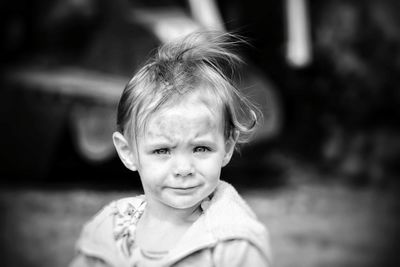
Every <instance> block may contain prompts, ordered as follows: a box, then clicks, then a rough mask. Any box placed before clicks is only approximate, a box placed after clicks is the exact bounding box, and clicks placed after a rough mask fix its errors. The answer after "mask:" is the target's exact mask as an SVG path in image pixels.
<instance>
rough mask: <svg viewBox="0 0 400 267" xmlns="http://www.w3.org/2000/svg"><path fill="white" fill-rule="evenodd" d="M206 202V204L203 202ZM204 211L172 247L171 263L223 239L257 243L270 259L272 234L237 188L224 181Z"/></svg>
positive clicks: (169, 263) (168, 260) (169, 262)
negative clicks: (269, 239)
mask: <svg viewBox="0 0 400 267" xmlns="http://www.w3.org/2000/svg"><path fill="white" fill-rule="evenodd" d="M202 204H204V203H202ZM203 206H208V207H205V210H203V214H202V215H201V216H200V217H199V219H198V220H197V221H196V222H194V223H193V225H192V226H191V227H190V228H189V230H188V231H187V232H186V233H185V235H184V236H183V237H182V238H181V240H180V241H179V242H178V244H177V246H176V247H175V248H173V249H171V250H170V252H169V254H168V256H167V257H168V258H167V262H168V265H171V264H173V263H175V262H177V261H179V260H180V259H182V258H184V257H186V256H188V255H190V254H192V253H193V252H195V251H199V250H201V249H204V248H208V247H213V246H215V245H216V244H217V242H219V241H224V240H230V239H244V240H247V241H249V242H250V243H252V244H253V245H254V246H256V247H257V248H258V249H259V250H260V251H261V252H262V254H263V255H264V256H265V257H266V259H267V260H268V259H269V256H270V252H269V250H268V248H269V246H268V236H267V234H268V233H267V231H266V229H265V227H264V226H263V225H262V224H261V223H260V222H258V221H257V219H256V216H255V214H254V213H253V212H252V210H251V209H250V208H249V206H247V204H246V203H245V202H244V200H243V199H242V198H241V197H240V196H239V194H238V193H237V191H236V190H235V189H234V188H233V187H232V186H231V185H230V184H228V183H226V182H224V181H221V182H220V183H219V185H218V187H217V189H216V191H215V192H214V194H213V196H212V197H211V200H210V203H209V205H202V207H203Z"/></svg>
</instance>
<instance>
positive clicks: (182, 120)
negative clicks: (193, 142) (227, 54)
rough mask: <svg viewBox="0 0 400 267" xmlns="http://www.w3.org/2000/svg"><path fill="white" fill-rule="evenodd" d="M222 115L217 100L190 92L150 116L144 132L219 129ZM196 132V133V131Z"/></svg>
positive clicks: (170, 132) (174, 132)
mask: <svg viewBox="0 0 400 267" xmlns="http://www.w3.org/2000/svg"><path fill="white" fill-rule="evenodd" d="M221 125H222V116H221V112H220V109H219V108H218V105H217V104H216V101H215V100H213V99H211V97H209V96H207V95H204V94H203V95H202V94H200V93H197V92H196V93H190V94H188V95H185V96H183V97H180V98H179V99H176V100H175V101H172V102H170V103H167V104H165V105H164V106H163V107H161V108H160V109H159V110H157V111H156V112H154V113H153V114H151V115H150V116H149V119H148V121H147V123H146V127H145V129H143V130H144V131H142V132H143V133H144V134H146V135H147V134H153V135H156V134H157V133H160V132H161V133H164V134H165V133H168V134H177V133H179V132H185V133H186V134H201V133H202V132H204V133H205V132H207V131H208V130H214V129H216V130H219V129H220V128H221ZM195 132H196V133H195Z"/></svg>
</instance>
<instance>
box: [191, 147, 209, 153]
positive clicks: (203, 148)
mask: <svg viewBox="0 0 400 267" xmlns="http://www.w3.org/2000/svg"><path fill="white" fill-rule="evenodd" d="M199 150H200V151H199ZM193 151H194V152H199V153H202V152H209V151H211V149H210V148H209V147H206V146H197V147H195V148H194V150H193Z"/></svg>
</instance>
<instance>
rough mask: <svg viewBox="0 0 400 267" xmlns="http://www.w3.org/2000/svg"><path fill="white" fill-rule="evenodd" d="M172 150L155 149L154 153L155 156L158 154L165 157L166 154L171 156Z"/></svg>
mask: <svg viewBox="0 0 400 267" xmlns="http://www.w3.org/2000/svg"><path fill="white" fill-rule="evenodd" d="M169 152H170V150H169V149H168V148H159V149H155V150H154V151H153V154H157V155H165V154H169Z"/></svg>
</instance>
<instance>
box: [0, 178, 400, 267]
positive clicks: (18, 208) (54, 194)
mask: <svg viewBox="0 0 400 267" xmlns="http://www.w3.org/2000/svg"><path fill="white" fill-rule="evenodd" d="M300 175H304V174H300ZM239 192H240V193H242V195H243V196H244V198H245V199H246V200H247V201H248V202H249V204H250V206H252V207H253V208H254V210H255V212H256V213H257V214H258V216H259V218H260V220H261V221H262V222H263V223H264V224H265V225H267V226H268V228H269V230H270V232H271V239H272V248H273V252H274V261H275V266H280V267H289V266H299V267H302V266H304V267H306V266H307V267H314V266H343V267H345V266H346V267H356V266H363V267H365V266H367V267H368V266H371V267H372V266H399V264H400V259H399V258H400V257H398V254H397V249H398V246H397V244H398V243H400V242H399V239H398V238H399V237H400V236H399V231H398V230H399V229H398V221H399V218H400V203H399V202H398V201H397V200H398V198H397V196H396V192H395V191H392V190H390V189H385V190H379V189H372V188H366V187H364V188H352V187H349V186H345V185H343V184H338V183H336V184H332V183H331V184H329V183H323V184H318V183H315V182H313V183H310V182H303V183H301V184H297V185H291V186H285V187H282V188H275V189H246V190H244V189H243V190H240V189H239ZM137 193H138V192H137V191H116V190H113V191H104V190H87V189H85V190H82V189H34V188H30V189H29V188H28V189H27V188H25V189H22V188H19V189H18V188H14V189H8V190H7V189H4V188H3V189H1V191H0V194H1V195H0V207H1V212H2V215H3V219H2V223H3V225H2V227H1V231H2V232H1V245H2V250H3V253H2V255H3V264H2V266H21V267H24V266H38V267H39V266H40V267H53V266H66V265H67V264H68V262H69V261H70V260H71V258H72V256H73V246H74V242H75V241H76V239H77V237H78V235H79V232H80V229H81V227H82V225H83V223H84V222H85V221H87V220H88V219H89V218H90V217H91V216H92V215H93V214H94V213H96V212H97V211H98V210H99V209H100V208H101V207H102V206H103V205H105V204H106V203H108V202H109V201H111V200H112V199H116V198H120V197H124V196H130V195H135V194H137Z"/></svg>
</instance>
